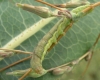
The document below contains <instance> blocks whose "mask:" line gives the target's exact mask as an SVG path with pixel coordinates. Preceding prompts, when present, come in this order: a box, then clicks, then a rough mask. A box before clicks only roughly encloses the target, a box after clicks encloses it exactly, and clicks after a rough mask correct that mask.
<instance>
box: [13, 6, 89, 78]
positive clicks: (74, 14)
mask: <svg viewBox="0 0 100 80" xmlns="http://www.w3.org/2000/svg"><path fill="white" fill-rule="evenodd" d="M88 6H89V5H84V6H80V7H78V8H75V9H74V10H72V11H71V12H68V11H66V10H64V11H59V12H60V15H58V16H62V17H60V20H59V21H58V22H57V23H56V24H55V25H54V27H53V28H52V29H51V30H50V31H49V32H48V33H47V34H46V35H45V36H44V37H43V38H42V39H41V40H40V42H39V43H38V45H37V47H36V48H35V49H34V51H33V54H32V58H31V61H30V64H31V68H32V72H31V73H30V74H29V75H28V76H31V77H33V78H36V77H40V76H42V75H44V74H46V73H47V72H48V70H45V69H44V68H43V66H42V61H43V60H44V56H45V55H46V53H47V50H48V49H49V48H50V47H51V45H52V44H53V43H57V38H58V37H59V36H60V35H61V34H65V32H64V29H66V28H67V27H68V25H69V24H70V23H72V22H75V21H77V20H78V19H80V18H81V17H83V16H84V15H85V14H87V13H89V12H90V11H88V12H87V13H83V12H82V11H83V10H84V9H85V8H87V7H88ZM44 11H45V10H44ZM66 13H67V14H69V15H70V16H71V18H68V16H67V15H66ZM46 14H48V12H47V13H46ZM38 15H39V14H38ZM41 17H42V16H41ZM43 17H44V16H43ZM47 17H49V16H47ZM23 71H24V73H25V70H23ZM23 71H22V70H21V71H18V72H17V73H14V72H13V75H18V74H20V76H22V75H23V74H24V73H23ZM15 72H16V71H15ZM21 73H22V74H21Z"/></svg>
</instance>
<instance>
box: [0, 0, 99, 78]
mask: <svg viewBox="0 0 100 80" xmlns="http://www.w3.org/2000/svg"><path fill="white" fill-rule="evenodd" d="M47 1H48V2H50V3H55V4H58V3H64V2H66V1H67V0H59V1H58V0H47ZM98 1H99V0H95V1H94V0H91V2H98ZM12 3H13V2H10V1H8V0H0V46H1V47H2V46H4V45H6V44H7V43H8V42H9V41H10V40H11V39H13V38H14V37H15V36H17V35H18V34H20V33H21V32H22V31H24V30H25V29H27V28H28V27H30V26H31V25H34V24H35V23H36V22H38V21H39V20H41V18H40V17H38V16H37V15H35V14H32V13H29V12H27V11H23V10H22V9H19V8H17V7H16V6H15V5H14V4H12ZM14 3H28V4H31V5H39V6H44V5H43V4H40V3H37V2H35V1H33V0H15V1H14ZM99 14H100V7H98V8H96V9H95V10H94V11H93V12H91V13H90V14H89V15H87V16H85V17H84V18H82V19H80V20H79V21H77V22H76V23H75V24H74V25H73V26H72V28H71V29H70V30H69V31H68V32H67V33H66V35H65V36H64V37H63V38H62V39H61V40H60V41H59V43H58V44H57V45H56V46H55V47H54V48H53V49H52V50H51V51H50V52H49V53H48V54H47V55H46V57H45V60H44V61H43V66H44V68H45V69H49V68H52V67H56V66H59V65H61V64H64V63H67V62H69V61H72V60H75V59H78V58H79V57H80V56H82V55H83V54H85V53H86V52H87V51H88V50H89V49H90V48H91V47H92V45H93V43H94V42H95V39H96V38H97V36H98V34H99V33H100V22H99V19H100V18H99V17H100V16H99ZM56 22H57V20H55V21H52V22H50V23H49V24H48V25H46V26H45V27H44V28H43V29H41V30H40V31H39V32H38V33H36V34H35V35H33V36H32V37H30V38H29V39H27V40H26V41H24V42H23V43H22V44H20V46H18V47H17V48H16V49H20V50H24V51H31V52H32V51H33V50H34V48H35V47H36V45H37V43H38V42H39V41H40V39H41V38H42V37H43V36H44V35H45V34H46V33H47V32H48V31H49V30H50V29H51V28H52V27H53V25H54V24H55V23H56ZM13 44H14V43H13ZM98 45H100V43H98ZM27 56H29V55H24V54H18V55H15V56H13V57H10V58H6V59H4V60H3V61H1V62H0V68H3V67H5V66H7V65H9V64H11V63H13V62H15V61H17V60H19V59H22V58H24V57H27ZM29 67H30V60H28V61H25V62H23V63H20V64H18V65H16V66H14V67H11V68H10V69H7V70H5V71H4V72H2V73H0V80H18V77H15V76H14V77H13V76H8V75H6V72H11V71H14V70H23V69H27V68H29ZM59 77H60V76H59ZM57 78H58V76H53V75H52V74H51V73H48V74H46V75H44V76H42V77H40V78H37V79H33V78H26V80H31V79H32V80H56V79H57Z"/></svg>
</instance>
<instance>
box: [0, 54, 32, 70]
mask: <svg viewBox="0 0 100 80" xmlns="http://www.w3.org/2000/svg"><path fill="white" fill-rule="evenodd" d="M30 58H31V56H29V57H26V58H24V59H21V60H19V61H17V62H14V63H12V64H10V65H9V66H6V67H4V68H2V69H0V72H2V71H4V70H6V69H8V68H10V67H12V66H14V65H16V64H19V63H21V62H23V61H26V60H28V59H30Z"/></svg>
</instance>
